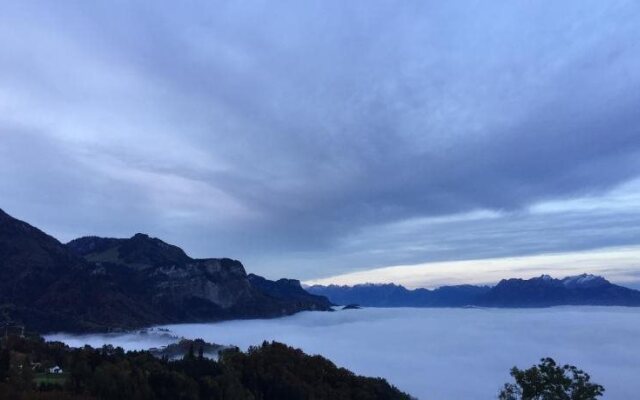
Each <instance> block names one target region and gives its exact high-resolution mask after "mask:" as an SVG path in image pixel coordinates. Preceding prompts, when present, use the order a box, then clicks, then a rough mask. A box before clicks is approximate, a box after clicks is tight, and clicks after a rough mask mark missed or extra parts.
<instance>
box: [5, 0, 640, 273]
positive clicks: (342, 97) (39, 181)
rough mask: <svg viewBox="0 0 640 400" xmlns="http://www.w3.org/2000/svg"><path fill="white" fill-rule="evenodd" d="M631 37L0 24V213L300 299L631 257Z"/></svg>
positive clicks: (428, 21) (468, 12) (269, 6)
mask: <svg viewBox="0 0 640 400" xmlns="http://www.w3.org/2000/svg"><path fill="white" fill-rule="evenodd" d="M638 21H640V4H638V3H637V2H635V1H615V0H612V1H600V0H597V1H586V0H576V1H563V2H557V1H519V2H514V1H506V0H505V1H494V2H486V1H464V2H456V1H447V2H442V1H437V2H436V1H422V0H421V1H402V2H398V1H388V2H386V1H370V0H367V1H349V2H345V1H327V0H322V1H317V2H314V1H297V0H296V1H278V2H272V1H249V2H245V1H229V2H212V1H184V2H168V1H167V2H159V1H144V2H140V1H137V2H136V1H115V0H110V1H104V2H97V1H94V2H86V1H62V0H61V1H56V2H51V1H43V2H32V1H13V2H12V1H1V0H0V208H2V209H4V210H5V211H6V212H8V213H9V214H12V215H14V216H16V217H18V218H21V219H24V220H27V221H28V222H30V223H32V224H34V225H36V226H38V227H40V228H42V229H44V230H45V231H47V232H48V233H50V234H52V235H54V236H56V237H57V238H59V239H60V240H62V241H68V240H70V239H72V238H74V237H77V236H82V235H88V234H93V235H100V236H115V237H128V236H131V235H133V234H134V233H136V232H145V233H148V234H150V235H152V236H157V237H160V238H162V239H164V240H165V241H167V242H170V243H174V244H177V245H179V246H181V247H183V248H184V249H185V250H186V251H187V252H188V253H189V254H190V255H192V256H196V257H214V256H228V257H233V258H237V259H240V260H242V261H243V262H244V264H245V266H246V267H247V269H248V270H250V271H253V272H257V273H260V274H264V275H266V276H268V277H280V276H288V277H296V278H300V279H306V280H308V279H317V278H325V277H330V276H334V275H340V274H345V273H351V272H354V271H363V270H368V269H372V268H380V267H388V266H393V265H413V264H419V265H420V266H421V267H420V268H429V265H430V264H429V263H432V262H436V261H454V260H477V259H494V258H504V257H529V256H536V255H540V254H546V253H561V254H565V253H566V254H580V253H581V252H585V251H586V252H587V253H585V254H591V253H589V251H593V250H597V249H603V248H623V249H625V250H624V251H629V250H628V249H629V248H633V246H634V245H640V24H638ZM607 251H609V250H607ZM625 254H627V253H625ZM637 254H638V255H639V257H638V260H640V251H638V253H637ZM614 258H615V257H614ZM612 262H613V261H612ZM563 263H564V265H563ZM567 263H571V259H570V258H569V259H563V262H562V263H556V264H553V265H552V267H553V268H552V269H554V271H555V270H557V275H563V274H564V272H565V270H564V269H563V268H564V266H566V264H567ZM602 263H603V265H602V267H603V268H605V267H613V265H609V264H608V263H607V261H606V260H604V261H602ZM605 264H607V265H605ZM438 265H442V264H438ZM638 265H639V266H640V261H639V262H638ZM547 267H549V265H547ZM468 268H469V269H470V270H471V271H473V270H474V264H473V263H471V264H469V265H468ZM625 268H626V273H636V272H637V271H638V270H640V268H637V267H636V266H633V265H629V263H628V260H627V264H625ZM547 269H548V268H547ZM479 271H480V269H479ZM552 272H553V271H552ZM478 273H481V272H478ZM505 274H508V270H507V271H506V272H505ZM374 275H375V271H373V272H371V274H370V275H369V278H371V279H373V278H374V277H375V276H374ZM627 275H628V274H627ZM363 279H365V280H367V278H363Z"/></svg>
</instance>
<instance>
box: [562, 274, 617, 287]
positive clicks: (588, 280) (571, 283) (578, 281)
mask: <svg viewBox="0 0 640 400" xmlns="http://www.w3.org/2000/svg"><path fill="white" fill-rule="evenodd" d="M605 282H607V281H606V280H605V279H604V278H603V277H601V276H597V275H592V274H582V275H575V276H568V277H566V278H564V279H563V280H562V284H563V285H564V286H566V287H589V286H596V285H600V284H602V283H605Z"/></svg>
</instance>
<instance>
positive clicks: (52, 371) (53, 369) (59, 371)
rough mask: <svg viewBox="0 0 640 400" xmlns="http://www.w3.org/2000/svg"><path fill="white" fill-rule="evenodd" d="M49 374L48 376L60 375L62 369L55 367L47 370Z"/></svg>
mask: <svg viewBox="0 0 640 400" xmlns="http://www.w3.org/2000/svg"><path fill="white" fill-rule="evenodd" d="M49 373H50V374H61V373H62V368H60V367H58V366H57V365H56V366H55V367H51V368H49Z"/></svg>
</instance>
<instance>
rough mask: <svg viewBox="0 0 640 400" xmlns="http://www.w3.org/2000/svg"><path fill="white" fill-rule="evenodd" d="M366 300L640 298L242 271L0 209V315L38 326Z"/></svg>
mask: <svg viewBox="0 0 640 400" xmlns="http://www.w3.org/2000/svg"><path fill="white" fill-rule="evenodd" d="M334 303H335V304H359V305H362V306H371V307H464V306H486V307H547V306H555V305H622V306H640V291H636V290H632V289H628V288H625V287H622V286H618V285H614V284H612V283H610V282H609V281H607V280H606V279H604V278H602V277H598V276H593V275H579V276H574V277H568V278H564V279H553V278H551V277H549V276H547V275H543V276H541V277H538V278H533V279H528V280H523V279H507V280H502V281H500V282H499V283H498V284H497V285H495V286H493V287H490V286H472V285H461V286H445V287H441V288H438V289H435V290H428V289H414V290H409V289H406V288H404V287H402V286H399V285H394V284H383V285H372V284H365V285H356V286H351V287H350V286H335V285H330V286H311V287H308V288H306V290H305V288H303V287H302V286H301V284H300V282H299V281H298V280H294V279H280V280H276V281H272V280H269V279H266V278H263V277H261V276H258V275H255V274H247V272H246V271H245V269H244V266H243V265H242V263H241V262H240V261H237V260H233V259H230V258H207V259H194V258H191V257H189V256H188V255H187V254H186V253H185V252H184V251H183V250H182V249H181V248H179V247H177V246H174V245H171V244H168V243H165V242H163V241H162V240H160V239H157V238H153V237H150V236H148V235H145V234H141V233H138V234H136V235H134V236H132V237H130V238H126V239H116V238H102V237H96V236H87V237H82V238H78V239H75V240H72V241H71V242H69V243H67V244H63V243H61V242H59V241H58V240H56V239H55V238H53V237H51V236H49V235H47V234H46V233H44V232H42V231H41V230H39V229H37V228H35V227H33V226H31V225H29V224H28V223H26V222H23V221H20V220H18V219H15V218H13V217H11V216H10V215H8V214H7V213H5V212H4V211H2V210H0V324H5V325H11V324H19V325H25V326H27V327H28V328H29V329H33V330H36V331H39V332H51V331H68V332H87V331H113V330H125V329H132V328H139V327H145V326H150V325H159V324H169V323H183V322H209V321H217V320H225V319H241V318H271V317H279V316H285V315H290V314H294V313H296V312H299V311H307V310H317V311H329V310H331V309H332V308H331V307H332V305H333V304H334Z"/></svg>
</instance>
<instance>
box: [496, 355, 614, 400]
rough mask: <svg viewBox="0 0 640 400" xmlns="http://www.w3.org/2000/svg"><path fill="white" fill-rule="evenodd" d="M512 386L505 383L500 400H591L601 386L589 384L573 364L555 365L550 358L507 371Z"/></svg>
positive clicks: (601, 388) (594, 397)
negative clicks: (509, 372)
mask: <svg viewBox="0 0 640 400" xmlns="http://www.w3.org/2000/svg"><path fill="white" fill-rule="evenodd" d="M511 376H512V377H513V378H514V379H515V383H506V384H505V385H504V387H503V389H502V390H501V391H500V395H499V396H498V398H499V399H500V400H595V399H597V398H598V397H600V396H602V394H603V393H604V387H602V386H601V385H598V384H596V383H591V382H589V381H590V379H591V377H590V376H589V374H587V373H585V372H584V371H582V370H580V369H578V368H576V367H574V366H573V365H564V366H559V365H557V364H556V362H555V361H554V360H553V359H552V358H543V359H541V360H540V364H538V365H534V366H533V367H531V368H529V369H526V370H521V369H518V368H517V367H513V368H512V369H511Z"/></svg>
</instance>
